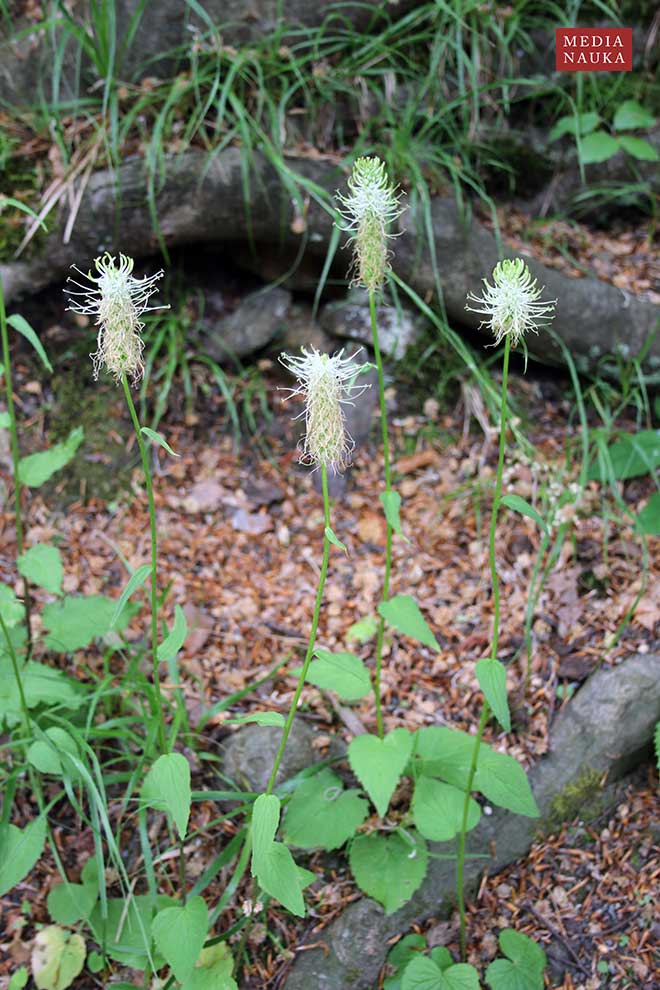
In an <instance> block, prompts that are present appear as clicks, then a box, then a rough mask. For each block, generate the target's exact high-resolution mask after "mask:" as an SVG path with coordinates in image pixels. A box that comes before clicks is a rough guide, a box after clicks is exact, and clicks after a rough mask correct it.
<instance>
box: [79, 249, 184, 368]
mask: <svg viewBox="0 0 660 990" xmlns="http://www.w3.org/2000/svg"><path fill="white" fill-rule="evenodd" d="M94 265H95V267H96V270H97V272H98V273H99V274H98V276H95V275H92V273H91V272H87V274H85V273H84V272H81V271H80V269H79V268H77V267H76V266H75V265H72V268H73V269H74V270H75V271H76V272H77V273H78V274H79V275H81V276H82V278H86V279H87V280H88V281H89V282H90V283H91V285H81V283H80V282H76V281H74V279H72V278H69V279H67V281H68V282H71V284H72V285H75V286H77V287H78V289H80V290H82V291H80V292H76V291H74V290H73V289H66V290H65V291H66V293H67V294H68V296H69V297H70V305H69V307H68V308H69V309H70V310H72V311H73V312H74V313H81V314H83V315H84V316H95V317H96V326H98V328H99V331H98V350H97V352H96V354H91V355H90V357H91V358H92V361H93V362H94V378H98V376H99V371H100V370H101V368H102V367H103V366H104V365H105V367H106V368H107V369H108V371H109V372H110V373H111V374H112V375H113V376H114V377H115V379H116V380H117V381H118V382H119V381H121V379H122V376H123V375H126V376H131V377H132V379H133V383H134V384H136V383H137V382H138V381H139V380H140V378H141V377H142V372H143V370H144V369H143V365H142V349H143V347H144V342H143V340H142V337H141V332H142V330H143V329H144V323H142V322H141V321H140V317H141V316H142V314H143V313H146V312H148V311H149V310H152V309H166V308H167V307H164V306H149V305H148V302H149V299H150V298H151V296H152V295H153V294H154V292H157V286H156V282H157V281H158V279H160V278H162V277H163V272H162V271H159V272H156V274H155V275H146V276H145V277H144V278H134V277H133V274H132V273H133V265H134V262H133V259H132V258H128V257H126V255H125V254H120V255H119V264H118V265H117V264H116V262H115V259H114V257H113V256H112V255H110V254H104V255H103V256H102V257H101V258H96V260H95V261H94ZM74 296H78V297H80V298H78V299H75V298H73V297H74Z"/></svg>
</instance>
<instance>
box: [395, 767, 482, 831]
mask: <svg viewBox="0 0 660 990" xmlns="http://www.w3.org/2000/svg"><path fill="white" fill-rule="evenodd" d="M464 804H465V791H462V790H459V788H457V787H453V786H452V785H451V784H445V783H442V782H441V781H439V780H434V779H433V778H432V777H425V776H423V775H422V776H421V777H418V778H417V781H416V782H415V792H414V794H413V800H412V814H413V820H414V822H415V825H416V826H417V828H418V829H419V831H420V832H421V834H422V835H423V836H424V838H425V839H430V840H431V841H433V842H449V840H450V839H453V838H454V836H456V835H458V833H459V832H460V830H461V825H462V823H463V806H464ZM480 818H481V809H480V807H479V805H478V804H477V802H476V801H475V800H474V799H473V798H470V802H469V805H468V819H467V828H468V831H469V830H470V829H473V828H474V827H475V826H476V825H478V824H479V819H480Z"/></svg>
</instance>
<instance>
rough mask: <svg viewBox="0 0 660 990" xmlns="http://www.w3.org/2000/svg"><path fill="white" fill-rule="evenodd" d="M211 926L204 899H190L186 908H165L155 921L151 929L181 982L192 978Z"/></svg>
mask: <svg viewBox="0 0 660 990" xmlns="http://www.w3.org/2000/svg"><path fill="white" fill-rule="evenodd" d="M208 927H209V918H208V910H207V907H206V903H205V901H204V898H203V897H190V898H189V899H188V901H187V903H186V904H185V906H182V907H168V908H165V909H164V910H163V911H159V912H158V914H157V915H156V917H155V918H154V920H153V922H152V926H151V930H152V932H153V936H154V941H155V942H156V945H157V947H158V949H159V950H160V952H161V953H162V955H163V956H164V958H165V959H166V960H167V962H168V963H169V965H170V966H171V967H172V972H173V973H174V975H175V976H176V978H177V980H178V981H179V983H183V982H184V981H185V980H187V979H188V978H189V977H190V976H191V975H192V972H193V969H194V966H195V963H196V962H197V959H198V957H199V954H200V952H201V951H202V949H203V947H204V941H205V939H206V933H207V931H208Z"/></svg>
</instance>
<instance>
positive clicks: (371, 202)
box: [337, 157, 401, 292]
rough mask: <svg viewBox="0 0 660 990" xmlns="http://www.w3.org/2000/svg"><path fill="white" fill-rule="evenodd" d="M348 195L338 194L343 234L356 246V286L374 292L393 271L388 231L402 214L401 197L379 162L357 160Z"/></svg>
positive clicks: (383, 164)
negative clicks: (346, 234)
mask: <svg viewBox="0 0 660 990" xmlns="http://www.w3.org/2000/svg"><path fill="white" fill-rule="evenodd" d="M348 190H349V195H348V196H343V195H342V194H341V193H339V192H338V193H337V198H338V200H339V202H340V203H341V204H342V207H343V209H341V210H340V211H339V212H340V214H341V216H342V218H343V220H344V225H343V227H342V229H343V230H346V231H348V232H349V233H350V234H351V240H352V241H353V245H354V251H355V256H354V262H353V264H354V269H355V278H354V280H353V284H354V285H362V286H364V288H365V289H369V290H370V291H372V292H374V291H376V289H379V288H380V286H381V285H382V284H383V280H384V278H385V276H386V274H387V272H388V271H389V269H390V264H389V251H388V250H387V240H388V237H389V236H391V235H389V234H388V227H389V225H390V224H391V223H393V222H394V221H395V220H396V218H397V217H398V216H399V215H400V213H401V208H400V206H399V195H398V194H397V192H396V188H395V187H394V186H393V185H391V183H390V180H389V178H388V175H387V172H386V170H385V163H384V162H382V161H381V160H380V158H376V157H369V158H358V159H357V160H356V161H355V164H354V165H353V172H352V174H351V176H350V178H349V180H348Z"/></svg>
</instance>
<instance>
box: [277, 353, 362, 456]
mask: <svg viewBox="0 0 660 990" xmlns="http://www.w3.org/2000/svg"><path fill="white" fill-rule="evenodd" d="M301 351H302V354H301V355H299V356H295V357H294V356H291V355H290V354H281V355H280V361H281V362H282V364H283V365H284V367H285V368H286V369H287V371H290V372H291V374H292V375H295V376H296V378H297V379H298V382H299V385H298V387H297V388H295V389H290V394H291V395H304V396H305V409H304V412H303V413H301V415H304V416H305V426H306V432H305V436H304V438H303V440H302V441H301V447H302V456H301V461H302V462H303V463H307V464H316V465H317V466H318V465H325V466H326V467H331V468H332V469H333V470H334V471H341V469H342V468H343V467H344V466H345V465H346V464H347V462H348V460H349V457H350V453H351V451H352V450H353V447H354V446H355V444H354V442H353V439H352V438H351V436H350V435H349V434H348V432H347V431H346V425H345V422H344V411H343V409H342V404H343V403H347V402H351V400H352V399H353V398H354V397H356V396H357V395H361V394H362V392H363V391H364V390H365V388H368V387H369V386H368V385H356V384H355V379H356V377H357V376H358V375H359V374H360V373H361V372H362V370H364V365H356V364H355V362H354V358H355V354H353V355H352V356H351V357H348V358H344V357H342V354H343V353H344V352H343V350H341V351H339V352H338V353H337V354H334V355H332V357H331V356H330V355H329V354H322V353H321V352H320V351H317V350H316V348H315V347H312V349H311V351H307V350H305V348H304V347H302V348H301ZM356 353H357V352H356Z"/></svg>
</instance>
